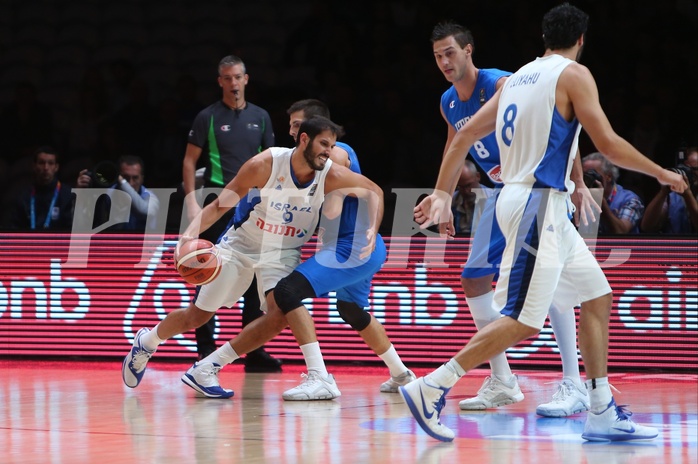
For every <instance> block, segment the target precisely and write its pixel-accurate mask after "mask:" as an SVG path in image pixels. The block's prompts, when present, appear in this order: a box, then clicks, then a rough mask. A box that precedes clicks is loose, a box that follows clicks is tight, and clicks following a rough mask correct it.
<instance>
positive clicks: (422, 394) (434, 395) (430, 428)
mask: <svg viewBox="0 0 698 464" xmlns="http://www.w3.org/2000/svg"><path fill="white" fill-rule="evenodd" d="M449 390H451V389H450V388H444V387H440V386H438V385H430V384H429V383H427V381H426V380H425V379H424V377H420V378H418V379H417V380H413V381H412V382H410V383H408V384H407V385H404V386H401V387H399V391H400V395H402V398H403V399H404V400H405V403H407V407H409V408H410V412H411V413H412V415H413V416H414V418H415V419H416V420H417V423H418V424H419V426H420V427H421V428H422V430H424V431H425V432H426V433H427V434H429V436H431V437H433V438H436V439H437V440H441V441H452V440H453V438H454V437H455V433H453V430H451V429H449V428H448V427H446V426H445V425H443V424H442V423H441V410H442V409H443V407H444V406H445V405H446V394H447V393H448V392H449Z"/></svg>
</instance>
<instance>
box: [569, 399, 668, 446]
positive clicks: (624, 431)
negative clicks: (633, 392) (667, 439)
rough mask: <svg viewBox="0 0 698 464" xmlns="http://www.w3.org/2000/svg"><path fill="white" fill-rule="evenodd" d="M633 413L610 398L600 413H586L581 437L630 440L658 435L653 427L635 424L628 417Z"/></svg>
mask: <svg viewBox="0 0 698 464" xmlns="http://www.w3.org/2000/svg"><path fill="white" fill-rule="evenodd" d="M632 415H633V413H631V412H630V411H628V410H626V409H624V406H617V405H616V400H615V399H611V402H610V403H608V407H607V408H606V410H605V411H604V412H602V413H600V414H594V413H592V412H591V411H589V413H588V414H587V421H586V423H585V424H584V433H582V438H584V439H585V440H589V441H632V440H652V439H653V438H656V437H657V435H659V431H658V430H657V429H655V428H654V427H646V426H644V425H640V424H636V423H635V422H633V421H632V420H631V419H630V416H632Z"/></svg>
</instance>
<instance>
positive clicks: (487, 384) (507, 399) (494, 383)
mask: <svg viewBox="0 0 698 464" xmlns="http://www.w3.org/2000/svg"><path fill="white" fill-rule="evenodd" d="M523 399H524V395H523V393H521V389H520V388H519V380H518V379H517V378H516V376H514V385H512V386H507V385H505V384H504V382H502V381H501V380H499V379H498V378H497V377H494V376H488V377H487V378H486V379H485V381H484V382H483V383H482V387H480V389H479V390H478V391H477V396H474V397H472V398H467V399H465V400H463V401H461V402H460V403H458V406H459V407H460V408H461V409H464V410H466V411H469V410H473V409H490V408H498V407H500V406H505V405H507V404H514V403H518V402H519V401H521V400H523Z"/></svg>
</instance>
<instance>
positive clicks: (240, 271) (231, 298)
mask: <svg viewBox="0 0 698 464" xmlns="http://www.w3.org/2000/svg"><path fill="white" fill-rule="evenodd" d="M216 247H218V250H219V253H220V257H221V259H222V261H223V267H222V268H221V273H220V274H219V275H218V277H217V278H216V279H215V280H214V281H213V282H211V283H208V284H206V285H202V286H201V287H199V289H198V293H197V295H196V297H195V298H194V304H195V305H196V307H197V308H199V309H202V310H204V311H210V312H215V311H216V310H218V308H220V307H223V306H225V307H226V308H230V307H231V306H233V305H234V304H235V303H236V302H237V301H238V300H239V299H240V297H242V295H243V294H244V293H245V291H247V289H248V288H249V287H250V283H251V282H252V278H253V277H254V275H255V274H256V275H257V291H258V292H259V301H261V302H262V310H263V311H264V310H265V309H266V304H265V301H266V298H265V294H266V292H267V291H269V290H273V289H274V287H276V284H277V283H278V282H279V280H281V279H283V278H284V277H286V276H287V275H289V274H290V273H291V272H293V270H294V269H295V268H296V266H298V264H300V261H301V251H300V249H277V250H273V251H270V252H266V253H262V254H260V253H244V252H242V251H239V250H238V249H237V248H236V247H232V246H230V245H228V244H225V243H221V244H218V245H216Z"/></svg>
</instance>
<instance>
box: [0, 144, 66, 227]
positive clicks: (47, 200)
mask: <svg viewBox="0 0 698 464" xmlns="http://www.w3.org/2000/svg"><path fill="white" fill-rule="evenodd" d="M58 161H59V160H58V153H56V150H54V149H53V148H51V147H49V146H42V147H40V148H38V149H37V150H36V151H35V152H34V161H33V164H32V170H33V173H34V181H33V182H32V184H31V185H27V186H25V187H24V188H22V189H21V190H20V192H19V194H18V195H17V197H16V200H15V207H14V214H13V216H12V218H11V219H10V224H9V226H10V228H12V229H22V230H53V231H56V230H63V231H69V230H70V227H71V225H72V223H73V196H72V193H71V190H70V186H69V185H65V184H62V183H61V182H60V181H59V180H58V178H57V174H58V169H59V167H60V164H59V162H58Z"/></svg>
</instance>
